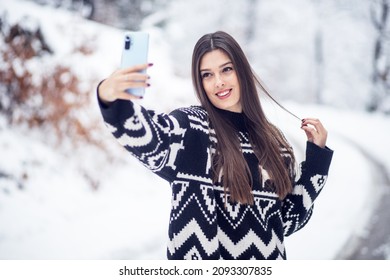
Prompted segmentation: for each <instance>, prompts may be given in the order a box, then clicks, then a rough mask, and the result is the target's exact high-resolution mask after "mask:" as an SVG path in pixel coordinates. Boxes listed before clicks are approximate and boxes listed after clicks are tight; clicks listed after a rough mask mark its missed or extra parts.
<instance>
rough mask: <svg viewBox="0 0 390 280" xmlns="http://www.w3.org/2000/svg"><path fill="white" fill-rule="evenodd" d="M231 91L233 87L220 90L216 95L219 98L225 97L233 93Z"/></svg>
mask: <svg viewBox="0 0 390 280" xmlns="http://www.w3.org/2000/svg"><path fill="white" fill-rule="evenodd" d="M231 92H232V89H225V90H221V91H218V92H217V93H216V94H215V95H216V96H217V97H218V98H219V99H225V98H228V97H229V96H230V95H231Z"/></svg>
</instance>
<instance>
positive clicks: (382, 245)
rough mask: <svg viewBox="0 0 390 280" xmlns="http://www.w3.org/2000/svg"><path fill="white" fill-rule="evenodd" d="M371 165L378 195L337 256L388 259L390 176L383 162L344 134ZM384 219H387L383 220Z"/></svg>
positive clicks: (342, 257)
mask: <svg viewBox="0 0 390 280" xmlns="http://www.w3.org/2000/svg"><path fill="white" fill-rule="evenodd" d="M338 137H343V138H345V140H346V141H348V142H349V143H350V144H351V145H352V146H354V147H355V148H356V149H357V150H358V151H359V152H360V153H361V154H362V155H363V156H364V157H365V158H366V160H367V161H369V162H370V165H371V178H372V188H373V190H374V191H375V192H377V193H378V194H379V195H380V197H379V198H378V203H377V205H376V206H375V207H374V211H373V213H372V214H371V217H370V219H369V221H368V223H367V224H366V226H365V228H364V229H365V231H364V232H363V233H362V234H357V233H355V234H352V236H351V238H350V239H349V240H348V242H347V243H346V244H345V245H344V247H343V248H341V250H340V252H339V254H338V256H337V257H336V258H337V259H361V260H367V259H369V260H373V259H382V260H383V259H388V258H389V256H390V249H389V248H390V223H389V222H390V212H389V209H390V176H389V174H388V172H387V169H386V167H385V165H384V164H383V163H382V162H380V161H378V160H377V159H376V158H375V157H373V156H372V154H371V153H370V152H368V151H367V150H366V149H365V148H364V147H362V146H360V145H359V144H358V143H356V142H354V141H353V140H351V139H348V138H346V137H345V136H340V135H338ZM385 221H387V222H385Z"/></svg>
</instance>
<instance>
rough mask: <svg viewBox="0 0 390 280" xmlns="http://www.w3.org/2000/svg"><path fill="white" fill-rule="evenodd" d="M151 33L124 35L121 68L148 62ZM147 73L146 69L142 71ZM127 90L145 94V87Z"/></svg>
mask: <svg viewBox="0 0 390 280" xmlns="http://www.w3.org/2000/svg"><path fill="white" fill-rule="evenodd" d="M148 49H149V34H148V33H146V32H126V33H125V36H124V42H123V49H122V59H121V68H127V67H130V66H134V65H138V64H146V63H148ZM141 73H146V70H143V71H141ZM126 92H128V93H130V94H132V95H135V96H139V97H141V96H144V94H145V88H129V89H127V90H126Z"/></svg>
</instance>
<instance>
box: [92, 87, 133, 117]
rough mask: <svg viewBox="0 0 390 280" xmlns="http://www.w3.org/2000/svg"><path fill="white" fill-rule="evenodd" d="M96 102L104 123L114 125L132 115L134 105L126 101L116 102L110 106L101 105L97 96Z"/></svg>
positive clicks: (101, 102)
mask: <svg viewBox="0 0 390 280" xmlns="http://www.w3.org/2000/svg"><path fill="white" fill-rule="evenodd" d="M96 95H97V101H98V104H99V108H100V111H101V113H102V116H103V119H104V121H105V122H107V123H109V124H111V125H114V124H118V123H120V120H125V119H127V118H129V117H130V116H132V115H134V103H133V102H131V101H128V100H120V99H118V100H116V101H114V102H112V103H110V104H106V103H103V101H102V100H101V99H100V97H99V94H96Z"/></svg>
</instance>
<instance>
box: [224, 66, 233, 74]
mask: <svg viewBox="0 0 390 280" xmlns="http://www.w3.org/2000/svg"><path fill="white" fill-rule="evenodd" d="M230 71H233V67H231V66H226V67H224V68H223V69H222V72H224V73H225V72H230Z"/></svg>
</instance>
